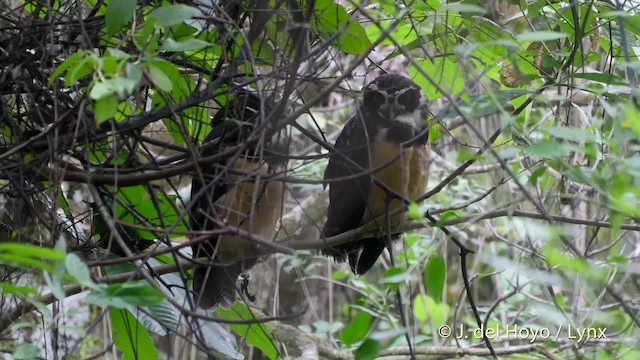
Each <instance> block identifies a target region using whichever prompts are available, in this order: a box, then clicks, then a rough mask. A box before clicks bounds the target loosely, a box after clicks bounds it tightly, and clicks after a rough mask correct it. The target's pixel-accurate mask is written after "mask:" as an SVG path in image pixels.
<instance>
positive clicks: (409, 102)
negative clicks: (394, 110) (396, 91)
mask: <svg viewBox="0 0 640 360" xmlns="http://www.w3.org/2000/svg"><path fill="white" fill-rule="evenodd" d="M396 102H397V103H398V105H402V106H404V108H405V109H407V110H413V109H415V108H417V107H418V104H419V103H420V94H419V93H418V92H417V91H415V90H413V89H412V90H409V91H405V92H404V93H402V94H400V96H398V98H397V99H396Z"/></svg>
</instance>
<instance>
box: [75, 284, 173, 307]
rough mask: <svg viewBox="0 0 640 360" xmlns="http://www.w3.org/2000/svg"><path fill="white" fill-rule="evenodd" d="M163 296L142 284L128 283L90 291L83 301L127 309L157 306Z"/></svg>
mask: <svg viewBox="0 0 640 360" xmlns="http://www.w3.org/2000/svg"><path fill="white" fill-rule="evenodd" d="M164 298H165V295H164V294H162V293H161V292H159V291H158V290H156V289H154V288H152V287H151V286H149V285H147V284H146V283H144V282H141V281H139V282H128V283H123V284H111V285H106V286H100V287H98V288H96V289H94V290H92V291H91V292H90V293H89V294H88V295H87V296H86V297H85V298H84V301H86V302H88V303H91V304H96V305H100V306H113V307H117V308H121V309H124V308H127V307H128V306H138V307H139V306H149V305H155V304H159V303H160V302H162V300H164Z"/></svg>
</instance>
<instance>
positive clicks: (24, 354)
mask: <svg viewBox="0 0 640 360" xmlns="http://www.w3.org/2000/svg"><path fill="white" fill-rule="evenodd" d="M11 356H12V357H13V359H15V360H28V359H38V358H40V348H39V347H37V346H35V345H33V344H20V345H18V346H16V349H15V350H14V351H13V353H12V354H11Z"/></svg>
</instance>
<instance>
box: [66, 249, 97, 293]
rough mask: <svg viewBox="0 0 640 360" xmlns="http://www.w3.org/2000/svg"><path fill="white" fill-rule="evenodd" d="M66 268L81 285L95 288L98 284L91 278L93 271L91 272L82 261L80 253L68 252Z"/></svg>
mask: <svg viewBox="0 0 640 360" xmlns="http://www.w3.org/2000/svg"><path fill="white" fill-rule="evenodd" d="M64 265H65V268H66V269H67V273H68V274H69V275H71V276H73V277H74V278H76V280H78V283H80V285H82V286H85V287H88V288H94V287H95V286H96V284H95V283H94V282H93V280H92V279H91V273H90V272H89V268H88V267H87V265H86V264H85V263H84V261H82V260H81V259H80V258H79V257H78V255H76V254H67V258H66V259H65V264H64Z"/></svg>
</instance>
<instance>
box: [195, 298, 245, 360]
mask: <svg viewBox="0 0 640 360" xmlns="http://www.w3.org/2000/svg"><path fill="white" fill-rule="evenodd" d="M199 311H201V312H203V310H199ZM208 315H209V316H211V315H210V314H208ZM242 336H243V335H242ZM202 337H203V338H204V342H205V344H206V345H207V347H208V348H209V349H211V350H213V351H215V352H216V353H219V354H222V355H224V357H225V358H230V359H234V360H243V359H244V355H242V354H240V353H239V352H238V351H237V350H236V348H237V347H238V343H237V342H236V337H235V336H234V335H233V334H232V333H231V332H230V331H229V330H227V328H226V327H223V326H222V325H220V324H218V323H214V322H210V321H206V322H204V323H203V324H202Z"/></svg>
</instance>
